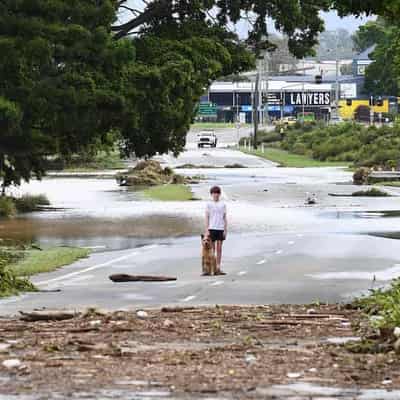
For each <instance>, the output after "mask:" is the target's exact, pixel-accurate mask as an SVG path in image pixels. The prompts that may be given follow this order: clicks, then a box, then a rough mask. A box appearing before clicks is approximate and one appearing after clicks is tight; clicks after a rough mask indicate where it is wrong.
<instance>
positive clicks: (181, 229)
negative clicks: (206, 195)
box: [0, 215, 199, 250]
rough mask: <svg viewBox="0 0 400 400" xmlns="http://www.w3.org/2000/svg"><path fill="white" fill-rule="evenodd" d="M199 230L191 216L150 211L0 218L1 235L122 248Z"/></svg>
mask: <svg viewBox="0 0 400 400" xmlns="http://www.w3.org/2000/svg"><path fill="white" fill-rule="evenodd" d="M197 232H199V228H198V224H197V223H196V221H195V220H194V219H191V218H185V217H178V216H166V215H152V216H146V217H143V218H135V217H130V218H123V219H117V220H115V219H103V218H80V217H78V218H74V217H71V218H49V219H47V218H29V217H24V218H16V219H12V220H8V221H5V220H2V221H0V238H7V239H12V240H15V241H24V242H37V243H40V244H46V245H64V246H81V247H92V248H94V249H98V250H104V249H125V248H132V247H137V246H140V245H144V244H148V243H152V242H153V241H154V239H158V238H167V237H178V236H184V235H191V234H195V233H197Z"/></svg>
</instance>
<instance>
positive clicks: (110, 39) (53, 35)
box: [0, 0, 398, 186]
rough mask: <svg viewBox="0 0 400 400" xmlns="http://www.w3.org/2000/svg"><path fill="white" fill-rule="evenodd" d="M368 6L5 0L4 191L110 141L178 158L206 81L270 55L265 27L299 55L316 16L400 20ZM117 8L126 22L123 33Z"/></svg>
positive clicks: (313, 37) (1, 11) (314, 35)
mask: <svg viewBox="0 0 400 400" xmlns="http://www.w3.org/2000/svg"><path fill="white" fill-rule="evenodd" d="M376 3H377V2H375V1H372V0H366V1H365V0H364V1H361V0H357V1H354V0H336V1H334V0H307V1H301V2H299V1H297V0H288V1H285V2H282V1H280V0H271V1H265V0H252V1H250V0H241V1H237V0H153V1H151V0H146V1H144V2H143V3H142V7H141V8H139V9H136V8H134V7H132V6H131V2H130V1H127V0H68V1H63V0H46V1H44V0H2V1H1V2H0V54H1V55H2V58H1V60H0V76H1V77H2V79H1V82H0V125H1V132H0V176H1V177H2V179H3V186H6V185H9V184H19V183H20V181H21V179H25V180H28V179H29V178H30V176H31V174H32V173H33V174H35V175H36V176H38V177H40V176H41V175H42V174H43V173H44V170H45V161H46V157H48V156H50V155H54V154H61V155H63V156H69V155H71V154H73V153H75V152H79V151H80V150H82V149H85V148H86V147H87V146H91V145H93V143H98V142H100V143H101V142H102V141H103V140H107V139H106V138H107V137H108V134H109V132H110V131H118V132H119V133H120V134H121V136H122V138H123V150H124V152H125V153H127V154H129V153H132V152H134V153H135V154H136V155H138V156H151V155H153V154H155V153H156V152H160V153H163V152H166V151H169V150H171V151H173V152H174V153H178V152H179V151H181V150H182V149H183V146H184V143H185V136H186V131H187V129H188V127H189V124H190V122H191V120H192V118H193V113H194V109H195V104H196V102H197V101H198V99H199V97H200V95H201V94H202V93H203V92H204V91H205V89H206V87H207V86H208V85H209V84H210V82H211V81H212V80H213V79H216V78H217V77H218V76H221V75H230V74H237V73H239V72H241V71H243V70H246V69H249V68H250V67H252V66H253V65H254V57H253V55H252V54H250V52H249V51H248V48H249V47H251V48H252V49H253V50H254V51H255V52H257V51H260V50H262V49H266V48H270V46H271V43H270V42H269V40H268V30H267V22H266V21H267V19H266V17H272V19H273V20H274V24H275V28H276V29H278V30H280V31H282V33H283V34H285V35H286V36H287V38H288V47H289V49H290V51H291V52H292V53H293V54H294V55H296V56H298V57H302V56H304V55H307V54H310V53H312V48H313V47H314V46H315V44H316V43H317V39H318V35H319V33H320V32H321V31H322V30H323V21H322V20H321V18H320V15H319V12H320V10H325V11H326V10H329V9H330V8H337V9H338V10H339V12H340V13H341V14H347V13H356V14H357V13H361V12H367V13H372V12H382V14H383V13H390V14H393V13H394V15H398V14H396V12H397V11H398V7H397V6H396V4H395V2H394V0H385V1H383V2H379V4H376ZM388 5H389V6H390V7H391V8H390V7H389V8H388ZM396 7H397V8H396ZM121 10H124V11H126V12H127V13H129V14H130V15H131V17H129V18H128V19H127V20H125V21H124V22H123V23H119V22H118V21H117V14H118V12H119V11H121ZM388 10H389V11H388ZM241 18H246V19H248V20H249V21H250V22H251V25H252V28H251V29H250V32H249V38H248V40H247V42H246V43H241V42H240V41H239V40H238V38H237V37H236V35H235V34H233V33H231V32H230V30H229V25H230V24H231V23H236V22H237V21H238V20H239V19H241ZM387 18H390V15H388V16H387Z"/></svg>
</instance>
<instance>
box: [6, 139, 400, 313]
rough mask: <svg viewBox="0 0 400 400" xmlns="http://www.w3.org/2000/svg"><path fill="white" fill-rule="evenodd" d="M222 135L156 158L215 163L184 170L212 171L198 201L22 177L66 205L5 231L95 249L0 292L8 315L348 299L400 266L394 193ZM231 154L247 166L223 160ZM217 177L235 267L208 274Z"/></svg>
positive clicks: (229, 261) (94, 182)
mask: <svg viewBox="0 0 400 400" xmlns="http://www.w3.org/2000/svg"><path fill="white" fill-rule="evenodd" d="M234 134H235V133H234V132H231V135H232V136H234ZM221 135H223V133H221ZM193 137H195V136H193ZM220 143H221V144H220V147H219V148H217V149H197V148H196V146H195V143H194V142H193V140H192V141H190V142H189V145H188V149H187V151H186V152H185V153H183V154H182V155H181V156H180V157H179V158H178V159H174V158H173V157H172V156H163V157H160V158H159V159H160V161H162V162H163V163H165V164H166V165H172V166H178V165H182V164H187V163H190V164H194V165H198V166H204V165H208V166H212V167H217V168H207V169H204V168H199V169H196V168H191V169H181V170H180V171H181V173H184V174H187V175H197V174H201V175H203V176H204V177H205V180H203V181H201V182H200V184H198V185H193V187H192V189H193V192H194V195H195V196H196V197H197V198H199V199H200V201H192V202H171V203H161V202H157V201H144V200H143V199H142V198H140V195H138V193H136V192H134V191H129V190H126V189H121V188H119V187H118V186H117V185H116V183H115V182H114V181H113V180H112V179H78V178H70V179H67V178H57V179H55V178H52V179H46V180H44V181H42V182H32V183H31V184H29V185H24V186H23V187H22V188H21V190H22V191H26V192H31V193H32V192H33V193H36V192H37V193H42V192H45V193H47V194H48V196H49V198H50V200H51V201H52V204H54V205H56V206H60V207H64V210H62V211H58V212H53V213H49V212H47V213H37V214H32V215H30V216H28V217H25V218H21V219H17V220H14V221H12V222H10V223H1V224H0V233H1V234H2V235H5V234H7V235H8V236H12V235H14V236H15V237H16V238H18V237H20V238H21V237H23V238H25V239H27V240H34V241H37V242H39V243H40V244H42V245H54V244H58V245H59V244H61V245H80V246H87V247H91V248H92V250H93V253H92V255H91V256H90V257H89V258H87V259H84V260H80V261H78V262H77V263H75V264H73V265H71V266H67V267H64V268H62V269H60V270H58V271H55V272H52V273H49V274H42V275H38V276H36V277H34V278H33V281H34V282H35V283H36V284H37V286H38V287H39V288H40V289H44V290H51V292H45V293H43V292H39V293H33V294H26V295H23V296H19V297H15V298H8V299H5V300H1V301H0V314H2V315H6V314H15V313H17V312H18V311H19V310H31V309H35V308H41V307H47V308H76V309H82V308H85V307H89V306H95V307H101V308H105V309H110V310H115V309H137V308H140V307H158V306H160V305H166V304H180V305H193V304H266V303H310V302H314V301H319V302H325V301H327V302H335V301H347V300H349V299H351V298H352V297H353V296H355V295H359V294H361V293H365V292H367V291H368V290H369V289H371V288H374V287H378V286H381V285H387V284H388V283H389V282H390V280H391V279H393V278H395V277H397V276H398V275H399V274H400V252H399V249H400V242H399V241H398V240H397V239H394V237H396V232H398V227H399V222H400V216H399V214H398V213H397V212H396V211H397V210H398V209H399V199H398V198H397V197H390V198H376V199H371V198H352V197H332V196H329V193H341V194H351V193H352V192H353V191H354V189H355V187H354V186H353V185H351V184H350V181H351V172H348V171H346V170H344V169H342V168H310V169H308V168H307V169H294V168H278V167H276V166H275V165H274V164H273V163H271V162H268V161H266V160H262V159H259V158H257V157H253V156H249V155H244V154H243V153H240V152H238V151H236V150H235V149H231V148H227V147H225V146H226V145H227V144H231V139H230V138H226V142H225V143H224V140H222V139H221V141H220ZM232 163H240V164H242V165H243V166H246V167H247V168H240V169H228V168H219V167H221V166H224V165H227V164H232ZM215 183H217V184H220V185H221V186H222V187H223V190H224V199H225V201H226V203H227V206H228V212H229V219H230V232H229V235H228V240H227V241H226V243H225V245H224V259H223V268H224V270H225V271H226V272H227V275H226V276H224V277H208V278H204V277H201V276H200V272H201V267H200V241H199V234H200V232H201V231H202V230H203V211H204V204H205V200H206V199H207V197H208V194H207V192H208V188H209V186H210V185H211V184H215ZM310 192H312V193H315V194H316V195H317V198H318V204H317V205H316V206H314V207H309V206H305V205H304V199H305V197H306V195H307V193H310ZM391 192H392V194H394V195H396V194H397V191H396V189H392V190H391ZM66 193H73V195H71V196H66V195H65V194H66ZM7 224H8V225H7ZM2 232H5V233H2ZM24 235H25V236H24ZM114 273H128V274H130V273H132V274H147V275H148V274H162V275H169V276H174V277H176V278H177V281H176V282H167V283H122V284H116V283H113V282H111V281H110V280H109V275H111V274H114Z"/></svg>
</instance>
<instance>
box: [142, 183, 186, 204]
mask: <svg viewBox="0 0 400 400" xmlns="http://www.w3.org/2000/svg"><path fill="white" fill-rule="evenodd" d="M143 194H144V195H145V196H146V197H148V198H151V199H153V200H162V201H187V200H194V198H193V194H192V191H191V190H190V188H189V187H188V186H186V185H173V184H167V185H158V186H152V187H149V188H147V189H145V190H144V191H143Z"/></svg>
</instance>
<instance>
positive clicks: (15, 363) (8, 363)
mask: <svg viewBox="0 0 400 400" xmlns="http://www.w3.org/2000/svg"><path fill="white" fill-rule="evenodd" d="M2 365H3V367H6V368H9V369H10V368H19V367H20V366H21V365H22V363H21V361H20V360H18V359H16V358H15V359H14V358H13V359H11V360H4V361H3V362H2Z"/></svg>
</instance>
